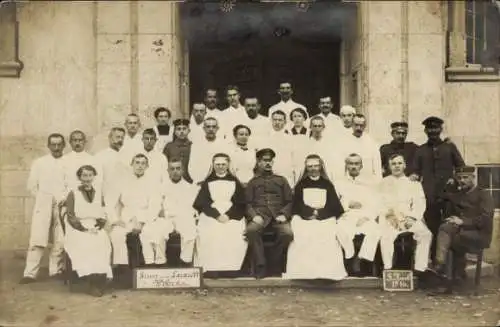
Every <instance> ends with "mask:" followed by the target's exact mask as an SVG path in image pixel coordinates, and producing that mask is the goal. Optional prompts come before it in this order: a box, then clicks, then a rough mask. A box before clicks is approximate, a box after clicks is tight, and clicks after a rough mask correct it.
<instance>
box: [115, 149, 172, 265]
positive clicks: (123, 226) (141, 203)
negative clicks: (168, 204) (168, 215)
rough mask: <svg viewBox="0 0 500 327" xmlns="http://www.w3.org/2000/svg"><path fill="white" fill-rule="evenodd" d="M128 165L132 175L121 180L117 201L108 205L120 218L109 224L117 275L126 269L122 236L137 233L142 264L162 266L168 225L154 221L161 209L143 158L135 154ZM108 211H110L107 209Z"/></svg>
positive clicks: (154, 182)
mask: <svg viewBox="0 0 500 327" xmlns="http://www.w3.org/2000/svg"><path fill="white" fill-rule="evenodd" d="M131 166H132V170H133V173H132V174H130V175H126V176H124V177H123V182H122V183H121V185H120V187H119V192H117V194H116V196H117V198H116V199H115V200H114V201H112V202H111V203H110V204H109V205H110V206H111V208H113V207H115V206H116V205H118V206H120V207H121V208H122V209H121V214H120V217H114V218H113V219H112V220H111V221H110V222H111V231H110V237H111V243H112V245H113V264H115V265H118V267H117V274H121V273H122V271H121V270H128V251H127V245H126V237H127V234H129V233H133V234H139V237H140V241H141V244H142V254H143V256H144V262H145V263H146V264H148V265H151V264H164V263H165V251H164V249H165V245H164V244H163V245H162V243H164V235H165V233H166V232H165V230H166V229H168V226H166V224H165V221H164V220H163V221H162V220H159V219H157V217H158V214H159V212H160V208H161V195H160V192H158V187H159V185H158V182H156V181H155V180H154V178H151V177H154V176H152V175H146V174H145V172H146V170H147V168H148V159H147V157H146V156H145V155H143V154H137V155H135V156H134V157H133V159H132V162H131ZM157 186H158V187H157ZM108 212H113V210H109V209H108ZM162 248H163V251H162ZM124 265H126V266H124Z"/></svg>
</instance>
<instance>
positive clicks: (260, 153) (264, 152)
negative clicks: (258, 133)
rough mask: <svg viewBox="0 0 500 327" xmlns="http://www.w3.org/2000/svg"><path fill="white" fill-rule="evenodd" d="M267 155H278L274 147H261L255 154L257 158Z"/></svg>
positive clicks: (272, 156)
mask: <svg viewBox="0 0 500 327" xmlns="http://www.w3.org/2000/svg"><path fill="white" fill-rule="evenodd" d="M266 155H267V156H271V158H274V157H276V153H275V152H274V151H273V150H272V149H269V148H264V149H260V150H259V151H257V153H256V154H255V157H256V158H257V159H261V158H262V157H263V156H266Z"/></svg>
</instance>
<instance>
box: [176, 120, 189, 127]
mask: <svg viewBox="0 0 500 327" xmlns="http://www.w3.org/2000/svg"><path fill="white" fill-rule="evenodd" d="M189 123H190V122H189V119H176V120H174V126H189Z"/></svg>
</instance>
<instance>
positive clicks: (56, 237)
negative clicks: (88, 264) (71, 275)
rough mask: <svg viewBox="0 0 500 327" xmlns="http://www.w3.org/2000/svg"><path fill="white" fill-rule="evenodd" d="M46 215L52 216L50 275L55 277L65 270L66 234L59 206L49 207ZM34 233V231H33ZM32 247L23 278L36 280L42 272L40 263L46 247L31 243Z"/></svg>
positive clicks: (27, 257)
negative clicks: (62, 225)
mask: <svg viewBox="0 0 500 327" xmlns="http://www.w3.org/2000/svg"><path fill="white" fill-rule="evenodd" d="M48 208H49V209H48V210H47V212H46V214H48V215H52V221H51V225H50V227H49V229H50V230H49V234H50V235H51V238H52V245H51V246H50V247H49V275H50V276H54V275H56V274H58V273H60V272H62V270H63V268H64V267H63V253H64V233H63V230H62V227H61V223H60V220H59V210H58V208H57V206H55V205H54V206H52V209H50V208H51V206H50V204H49V206H48ZM31 232H32V233H33V232H34V231H33V229H32V231H31ZM30 243H33V244H30V247H29V248H28V252H27V255H26V267H25V269H24V273H23V276H24V277H31V278H36V277H37V275H38V272H39V271H40V263H41V261H42V257H43V254H44V252H45V248H46V247H44V246H39V245H34V244H35V243H34V242H30Z"/></svg>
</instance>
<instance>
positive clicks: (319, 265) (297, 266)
mask: <svg viewBox="0 0 500 327" xmlns="http://www.w3.org/2000/svg"><path fill="white" fill-rule="evenodd" d="M343 212H344V210H343V208H342V204H341V203H340V200H339V198H338V197H337V192H336V191H335V187H334V186H333V184H332V182H330V180H329V178H328V176H327V174H326V172H325V167H324V164H323V160H321V158H320V157H319V156H318V155H315V154H312V155H309V156H307V157H306V161H305V169H304V171H303V173H302V175H301V177H300V179H299V181H298V183H297V185H296V186H295V190H294V196H293V205H292V214H293V217H292V222H291V225H292V229H293V231H294V240H293V241H292V243H291V244H290V248H289V249H288V257H287V266H286V274H285V275H284V277H285V278H288V279H331V280H340V279H343V278H345V277H346V276H347V273H346V271H345V268H344V262H343V255H342V248H341V247H340V245H339V243H338V242H337V238H336V229H337V219H336V218H337V217H339V216H340V215H341V214H342V213H343Z"/></svg>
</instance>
